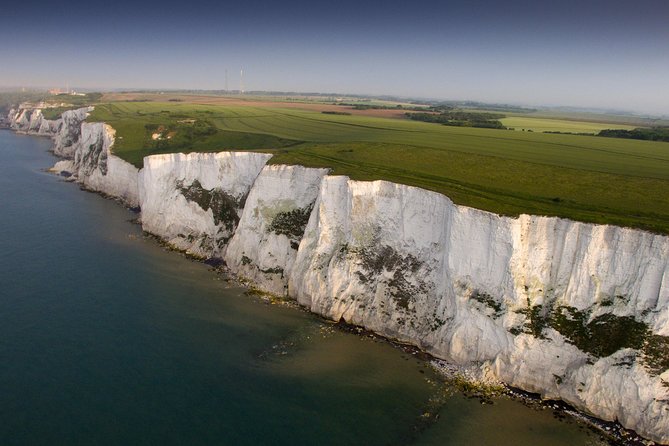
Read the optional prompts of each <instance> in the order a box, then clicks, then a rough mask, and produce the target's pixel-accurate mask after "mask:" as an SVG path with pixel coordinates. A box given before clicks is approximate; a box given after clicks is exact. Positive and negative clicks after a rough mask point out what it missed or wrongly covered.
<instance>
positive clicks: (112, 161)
mask: <svg viewBox="0 0 669 446" xmlns="http://www.w3.org/2000/svg"><path fill="white" fill-rule="evenodd" d="M92 109H93V108H92V107H84V108H80V109H77V110H69V111H66V112H64V113H63V114H62V116H61V117H60V118H59V119H56V120H49V119H45V118H44V116H43V115H42V110H41V109H39V108H20V109H17V110H11V111H10V112H9V115H8V117H7V121H8V122H9V125H10V128H12V129H14V130H16V131H19V132H23V133H27V134H34V135H40V136H50V137H52V139H53V143H54V144H53V151H54V153H55V154H56V155H59V156H61V157H64V158H66V159H67V160H66V161H59V162H58V163H56V165H55V166H54V169H53V170H54V171H56V172H61V173H67V174H69V175H72V178H73V179H74V180H76V181H77V182H79V183H81V184H82V185H84V186H85V187H86V188H88V189H91V190H94V191H97V192H102V193H104V194H106V195H109V196H112V197H115V198H118V199H121V200H122V201H124V202H125V203H126V204H128V205H129V206H131V207H138V206H139V189H138V184H137V180H138V174H139V170H138V169H137V168H136V167H135V166H133V165H132V164H129V163H127V162H126V161H124V160H122V159H121V158H119V157H117V156H115V155H114V154H113V153H112V152H111V147H112V145H113V144H114V135H115V131H114V129H112V128H111V127H110V126H108V125H106V124H104V123H99V122H96V123H87V122H84V121H85V120H86V117H87V116H88V113H89V112H90V111H91V110H92Z"/></svg>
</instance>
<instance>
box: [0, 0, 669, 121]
mask: <svg viewBox="0 0 669 446" xmlns="http://www.w3.org/2000/svg"><path fill="white" fill-rule="evenodd" d="M538 3H539V2H530V1H521V0H512V1H509V2H505V3H503V4H501V3H498V2H494V3H493V2H488V1H448V0H447V1H443V2H425V1H423V2H414V3H412V4H406V3H394V2H377V1H373V2H364V3H363V2H359V3H357V2H356V3H354V2H351V1H340V2H338V3H328V4H316V3H314V2H306V1H299V0H297V1H287V2H282V3H280V4H278V3H267V2H264V1H259V0H256V1H245V2H243V3H241V2H239V3H226V2H207V1H201V0H197V1H195V2H190V3H188V4H187V5H186V6H184V4H181V3H176V2H169V1H167V2H165V1H163V2H160V3H158V2H132V3H131V2H126V1H123V0H121V1H118V2H116V3H114V4H105V5H93V4H91V3H90V2H87V3H84V2H81V1H79V0H74V1H71V2H68V3H67V4H64V5H58V7H54V6H53V4H52V3H46V2H44V1H39V0H38V1H37V2H33V3H30V4H20V3H18V2H14V3H11V4H9V5H7V6H5V7H4V9H3V15H2V16H1V17H0V38H2V41H3V42H4V44H3V46H2V47H1V48H0V60H2V65H3V69H2V71H1V72H0V73H1V74H0V86H24V87H28V88H30V87H33V88H34V87H61V88H63V87H65V85H66V84H68V85H69V86H71V87H79V88H88V89H104V90H108V89H137V88H152V89H199V90H207V89H212V90H223V89H225V87H226V85H225V71H226V70H227V71H228V88H229V89H230V90H234V89H238V88H239V71H240V69H241V68H243V69H244V88H245V89H246V90H257V91H295V92H323V93H329V92H332V93H342V94H363V95H392V96H400V97H414V98H419V97H423V98H434V99H445V100H472V101H481V102H488V103H508V104H523V105H529V106H573V107H584V108H596V109H615V110H625V111H632V112H637V113H648V114H664V115H667V114H669V88H668V87H667V81H666V78H667V73H669V27H668V26H667V25H666V24H667V23H669V2H667V1H664V0H641V1H639V2H636V3H635V4H630V3H629V2H623V1H620V0H613V1H600V0H596V1H592V0H591V1H584V2H576V1H573V0H569V1H562V2H559V4H538Z"/></svg>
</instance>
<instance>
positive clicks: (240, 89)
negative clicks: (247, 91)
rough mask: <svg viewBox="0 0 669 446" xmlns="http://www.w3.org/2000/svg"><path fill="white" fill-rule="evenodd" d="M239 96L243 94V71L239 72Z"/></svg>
mask: <svg viewBox="0 0 669 446" xmlns="http://www.w3.org/2000/svg"><path fill="white" fill-rule="evenodd" d="M239 94H244V69H243V68H242V69H241V70H239Z"/></svg>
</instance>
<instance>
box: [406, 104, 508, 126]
mask: <svg viewBox="0 0 669 446" xmlns="http://www.w3.org/2000/svg"><path fill="white" fill-rule="evenodd" d="M406 116H407V117H408V118H409V119H413V120H414V121H423V122H434V123H436V124H443V125H451V126H457V127H479V128H486V129H506V127H504V125H502V123H501V122H500V121H499V119H501V118H503V117H504V115H501V114H498V113H476V112H465V111H459V110H452V109H444V108H442V109H441V113H439V114H435V113H407V114H406Z"/></svg>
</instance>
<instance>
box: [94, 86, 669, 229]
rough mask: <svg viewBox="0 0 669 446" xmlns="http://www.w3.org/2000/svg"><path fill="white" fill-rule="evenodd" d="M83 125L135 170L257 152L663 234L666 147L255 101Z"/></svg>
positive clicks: (166, 106)
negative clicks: (99, 130) (176, 158)
mask: <svg viewBox="0 0 669 446" xmlns="http://www.w3.org/2000/svg"><path fill="white" fill-rule="evenodd" d="M103 101H104V98H103ZM331 107H333V106H331ZM340 109H341V108H340ZM89 120H91V121H105V122H108V123H109V124H111V125H112V126H113V127H114V128H115V129H116V130H117V140H116V143H115V148H114V150H115V152H116V153H117V154H118V155H119V156H120V157H122V158H124V159H126V160H127V161H129V162H131V163H133V164H135V165H137V166H141V162H142V158H143V157H144V156H146V155H150V154H154V153H165V152H173V151H183V152H189V151H222V150H230V149H237V150H259V151H264V152H269V153H273V154H274V155H275V156H274V158H272V160H271V162H272V163H285V164H302V165H305V166H312V167H329V168H331V169H332V170H333V173H335V174H343V175H348V176H350V177H351V178H353V179H359V180H376V179H385V180H389V181H395V182H398V183H403V184H408V185H413V186H418V187H422V188H425V189H429V190H434V191H437V192H441V193H443V194H445V195H447V196H448V197H450V198H451V199H452V200H453V201H454V202H456V203H458V204H463V205H468V206H472V207H476V208H480V209H485V210H488V211H492V212H496V213H499V214H505V215H518V214H520V213H531V214H540V215H555V216H561V217H567V218H572V219H576V220H582V221H588V222H597V223H611V224H617V225H622V226H632V227H638V228H644V229H648V230H652V231H655V232H661V233H669V194H667V193H666V191H667V190H669V145H668V144H667V143H660V142H650V141H635V140H625V139H613V138H599V137H594V136H577V135H558V134H543V133H538V132H519V131H509V130H493V129H476V128H463V127H447V126H442V125H438V124H432V123H425V122H417V121H411V120H405V119H388V118H383V117H377V116H369V115H350V116H349V115H333V114H323V113H321V111H319V109H318V108H315V107H313V104H308V106H304V107H302V106H297V105H292V106H288V104H286V103H282V102H276V103H272V104H270V103H266V102H265V103H261V104H259V103H256V102H254V101H252V100H249V101H246V102H241V101H235V102H230V103H229V105H228V104H226V103H225V102H216V103H210V104H206V103H205V104H195V103H193V102H190V101H178V102H169V101H166V102H107V103H104V102H103V103H101V104H100V105H98V106H96V109H95V111H94V112H93V114H92V115H91V116H90V118H89ZM155 135H157V136H155Z"/></svg>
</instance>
